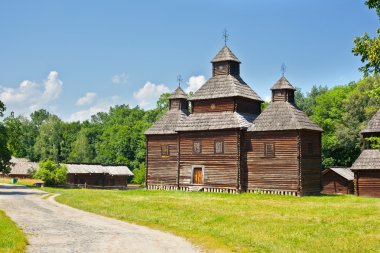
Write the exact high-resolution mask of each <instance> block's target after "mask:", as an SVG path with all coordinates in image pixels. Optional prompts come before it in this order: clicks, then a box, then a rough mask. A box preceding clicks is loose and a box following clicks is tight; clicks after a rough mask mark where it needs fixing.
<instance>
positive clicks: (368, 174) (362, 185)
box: [354, 170, 380, 198]
mask: <svg viewBox="0 0 380 253" xmlns="http://www.w3.org/2000/svg"><path fill="white" fill-rule="evenodd" d="M354 173H355V179H354V181H355V193H356V195H358V196H371V197H378V198H379V197H380V171H379V170H368V171H367V170H366V171H364V170H357V171H354Z"/></svg>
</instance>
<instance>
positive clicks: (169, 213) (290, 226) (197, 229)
mask: <svg viewBox="0 0 380 253" xmlns="http://www.w3.org/2000/svg"><path fill="white" fill-rule="evenodd" d="M46 190H48V191H50V192H54V193H60V194H61V195H60V196H58V197H57V201H59V202H61V203H64V204H67V205H70V206H72V207H76V208H79V209H83V210H87V211H90V212H94V213H98V214H101V215H104V216H109V217H114V218H117V219H120V220H123V221H128V222H132V223H136V224H141V225H145V226H149V227H153V228H158V229H161V230H165V231H169V232H172V233H174V234H177V235H180V236H183V237H186V238H188V239H189V240H190V241H191V242H193V243H194V244H196V245H199V246H201V247H202V248H203V249H206V250H207V251H212V252H214V251H228V252H231V251H232V252H380V199H375V198H361V197H355V196H321V197H302V198H299V197H291V196H276V195H257V194H240V195H229V194H218V193H196V192H165V191H145V190H133V191H132V190H131V191H115V190H88V189H53V188H47V189H46Z"/></svg>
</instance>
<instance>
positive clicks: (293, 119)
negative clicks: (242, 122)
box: [248, 101, 323, 132]
mask: <svg viewBox="0 0 380 253" xmlns="http://www.w3.org/2000/svg"><path fill="white" fill-rule="evenodd" d="M301 129H307V130H314V131H319V132H322V131H323V130H322V129H321V128H320V127H319V126H318V125H317V124H315V123H314V122H313V121H312V120H311V119H309V117H308V116H307V115H306V114H305V113H304V112H303V111H301V110H299V109H298V108H297V107H296V106H295V105H293V104H291V103H289V102H284V101H276V102H272V103H271V104H270V105H269V106H268V107H267V108H266V109H265V111H263V112H262V113H261V114H260V115H259V116H258V117H257V119H255V121H254V122H253V124H252V126H250V127H249V128H248V131H251V132H261V131H277V130H301Z"/></svg>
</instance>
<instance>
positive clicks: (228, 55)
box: [211, 45, 240, 63]
mask: <svg viewBox="0 0 380 253" xmlns="http://www.w3.org/2000/svg"><path fill="white" fill-rule="evenodd" d="M221 61H234V62H238V63H240V61H239V59H238V58H237V57H236V56H235V55H234V53H232V51H231V50H230V49H229V48H228V47H227V45H225V46H224V47H223V48H222V49H221V50H220V51H219V52H218V53H217V55H216V56H215V57H214V59H212V61H211V62H221Z"/></svg>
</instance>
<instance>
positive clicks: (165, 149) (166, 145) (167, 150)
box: [161, 144, 170, 158]
mask: <svg viewBox="0 0 380 253" xmlns="http://www.w3.org/2000/svg"><path fill="white" fill-rule="evenodd" d="M164 151H166V152H164ZM169 156H170V148H169V145H168V144H165V145H161V157H162V158H168V157H169Z"/></svg>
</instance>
